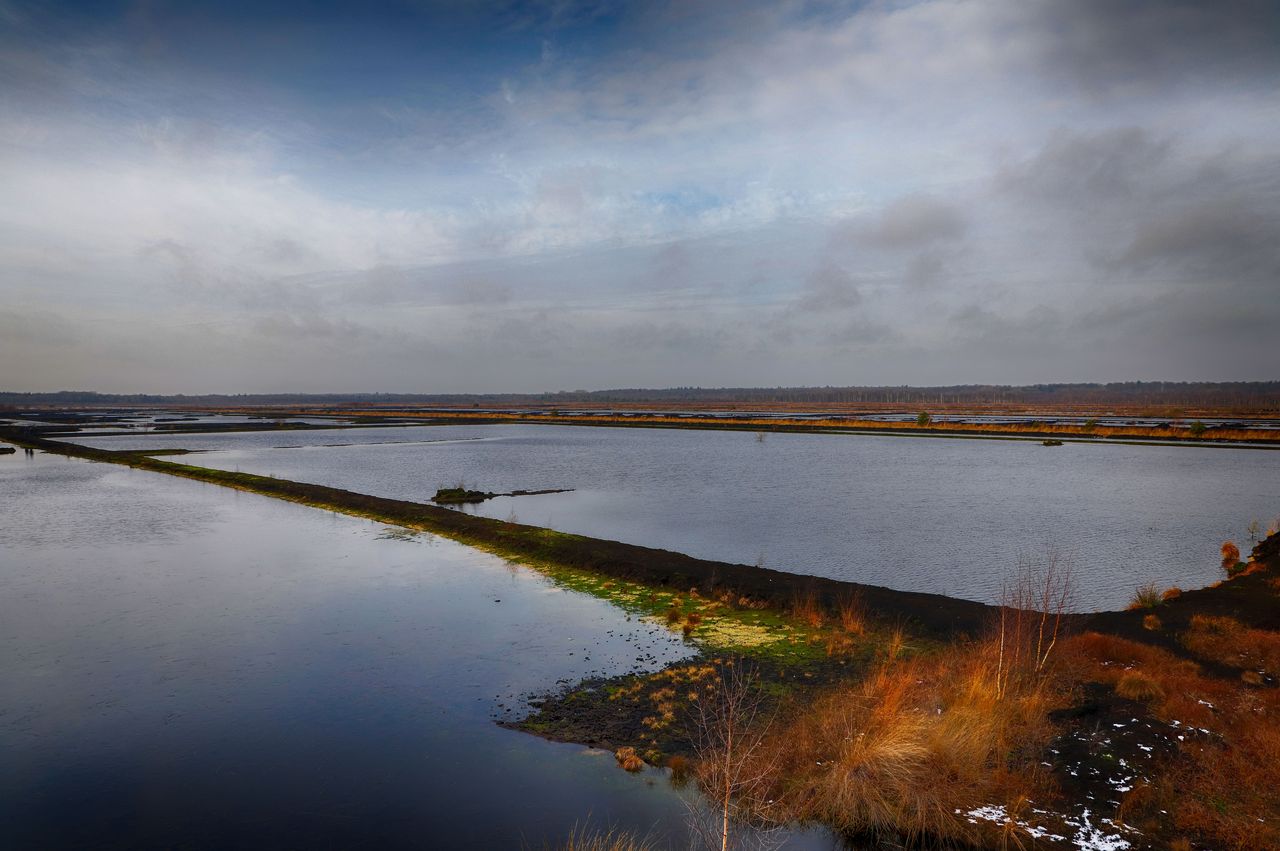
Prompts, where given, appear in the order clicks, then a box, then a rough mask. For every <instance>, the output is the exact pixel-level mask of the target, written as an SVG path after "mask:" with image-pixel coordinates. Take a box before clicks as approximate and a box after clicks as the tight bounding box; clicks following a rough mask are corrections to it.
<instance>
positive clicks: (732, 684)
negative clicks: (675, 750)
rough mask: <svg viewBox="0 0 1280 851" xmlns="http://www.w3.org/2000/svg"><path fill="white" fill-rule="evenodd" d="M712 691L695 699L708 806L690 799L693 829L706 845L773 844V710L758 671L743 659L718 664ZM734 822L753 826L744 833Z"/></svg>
mask: <svg viewBox="0 0 1280 851" xmlns="http://www.w3.org/2000/svg"><path fill="white" fill-rule="evenodd" d="M716 667H717V676H716V678H715V679H714V680H712V681H711V683H709V690H708V691H706V692H704V693H703V695H701V696H700V698H699V699H698V700H697V701H696V702H695V704H694V707H693V708H692V710H691V714H690V719H689V720H690V728H691V729H690V733H691V738H692V741H693V746H694V754H695V756H696V758H697V777H698V782H699V785H700V787H701V788H702V790H703V792H704V793H705V795H706V797H707V800H708V804H709V805H700V804H697V803H694V804H691V805H690V806H691V821H692V827H693V832H694V833H695V834H696V836H697V837H698V839H699V840H700V842H701V845H702V847H705V848H719V849H720V851H728V849H729V848H739V847H746V846H747V844H748V841H749V844H751V845H752V846H755V847H761V846H766V847H767V846H768V845H769V844H770V842H771V840H772V838H773V835H774V834H775V833H776V829H775V825H774V824H773V822H772V821H771V820H770V818H769V817H768V812H767V811H768V809H769V805H770V804H771V803H772V802H771V801H769V800H768V794H767V793H768V790H769V788H770V786H771V785H772V782H773V780H774V774H775V768H776V765H775V763H776V755H775V754H773V753H772V752H770V750H769V749H768V748H766V747H765V740H766V738H767V737H768V735H769V730H770V728H771V727H772V725H773V721H774V713H773V711H771V710H769V709H768V707H767V706H766V700H765V693H764V690H763V689H762V688H761V682H760V675H759V671H758V670H757V669H756V668H755V667H754V666H752V665H751V664H750V663H748V662H746V661H745V660H742V659H729V660H726V661H725V662H723V663H720V664H718V665H717V666H716ZM735 825H749V826H750V827H749V828H748V829H746V830H743V831H742V832H741V833H740V832H739V831H738V830H737V829H736V828H735Z"/></svg>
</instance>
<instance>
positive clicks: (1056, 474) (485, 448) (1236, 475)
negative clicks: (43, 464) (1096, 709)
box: [70, 425, 1280, 609]
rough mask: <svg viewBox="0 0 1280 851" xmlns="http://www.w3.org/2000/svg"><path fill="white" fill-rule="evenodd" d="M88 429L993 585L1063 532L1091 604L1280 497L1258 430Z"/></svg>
mask: <svg viewBox="0 0 1280 851" xmlns="http://www.w3.org/2000/svg"><path fill="white" fill-rule="evenodd" d="M70 439H72V440H76V439H77V438H70ZM79 440H80V442H83V443H86V444H88V445H91V446H99V447H103V448H116V449H122V448H139V447H151V448H159V447H185V448H193V449H215V450H218V451H216V452H210V453H208V454H201V455H192V456H189V457H187V458H184V459H183V461H184V462H185V463H192V464H200V465H205V466H209V467H215V468H220V469H229V470H235V469H238V470H243V471H246V472H253V473H261V474H269V475H275V476H278V477H281V478H287V479H293V480H297V481H303V482H312V483H316V484H323V485H330V486H334V487H341V488H346V489H349V490H354V491H359V492H363V493H370V494H375V495H378V496H386V497H393V498H397V499H408V500H415V501H426V500H429V499H430V497H431V496H432V495H433V494H434V493H435V491H436V489H437V488H440V487H452V486H454V485H456V484H458V483H465V484H466V485H467V486H468V487H472V488H477V489H481V490H488V491H510V490H517V489H525V490H535V489H543V488H574V489H575V490H574V491H573V492H571V493H564V494H548V495H542V496H525V497H515V498H510V497H507V498H499V499H495V500H491V501H489V502H486V503H484V504H483V505H480V506H477V507H470V508H468V509H467V510H470V511H475V512H476V513H480V514H484V515H486V516H490V517H496V518H499V519H508V518H514V519H518V520H519V521H520V522H522V523H530V524H534V525H539V526H549V527H551V528H555V529H560V530H563V531H568V532H576V533H580V534H586V535H592V536H595V537H601V538H609V539H613V540H621V541H626V542H629V543H635V544H643V545H646V546H651V547H659V548H662V549H669V550H676V551H679V552H684V553H688V554H690V555H694V556H698V557H702V558H709V559H717V560H722V561H732V562H741V563H747V564H756V563H759V564H764V565H766V566H768V567H772V568H776V569H779V570H787V571H793V572H797V573H809V574H815V575H820V576H829V577H834V578H838V579H846V580H853V581H858V582H866V583H871V584H877V585H885V586H889V587H892V588H899V589H904V590H915V591H930V592H937V593H942V594H949V595H954V596H958V597H965V598H969V599H974V600H982V601H992V600H995V599H997V598H998V596H999V592H1000V588H1001V585H1002V583H1003V581H1004V579H1005V577H1006V576H1007V575H1008V573H1009V572H1010V571H1011V570H1013V569H1014V568H1015V567H1016V565H1017V564H1018V562H1019V559H1020V558H1029V559H1032V560H1036V559H1042V558H1044V557H1045V555H1046V553H1047V552H1049V551H1050V550H1053V551H1056V552H1057V553H1058V554H1059V555H1060V556H1062V557H1064V558H1066V559H1068V560H1069V562H1070V563H1071V565H1072V566H1073V569H1074V572H1075V578H1076V583H1075V584H1076V607H1077V608H1079V609H1106V608H1119V607H1123V606H1124V605H1125V604H1126V603H1127V601H1128V600H1129V598H1130V596H1131V594H1132V593H1133V590H1134V588H1135V587H1136V586H1138V585H1140V584H1142V583H1145V582H1152V581H1154V582H1156V583H1158V584H1160V585H1162V586H1170V585H1178V586H1181V587H1184V588H1191V587H1199V586H1203V585H1205V584H1208V583H1210V582H1212V581H1214V580H1215V579H1216V578H1218V577H1219V568H1218V555H1217V553H1218V548H1219V546H1220V545H1221V543H1222V541H1224V540H1227V539H1233V540H1235V541H1236V542H1237V543H1239V544H1240V545H1241V548H1242V549H1246V550H1247V549H1248V546H1249V540H1248V532H1247V528H1248V525H1249V522H1250V521H1251V520H1258V521H1261V523H1262V525H1263V526H1264V527H1265V526H1266V525H1267V524H1268V523H1269V522H1271V521H1273V520H1274V519H1275V518H1276V517H1277V516H1278V515H1280V452H1276V451H1266V450H1257V449H1246V448H1222V447H1187V446H1135V445H1127V444H1097V445H1094V444H1079V443H1067V444H1066V445H1064V446H1060V447H1044V446H1041V445H1040V444H1039V442H1034V441H1006V440H965V439H940V438H912V437H901V436H874V435H838V434H781V433H778V434H768V435H767V436H765V437H764V438H763V439H759V438H758V437H757V436H756V435H755V434H753V433H750V432H739V431H697V430H679V429H648V428H605V427H587V426H555V425H474V426H471V425H468V426H426V427H403V428H371V429H342V430H330V431H313V432H307V431H299V432H257V433H252V432H249V433H236V434H227V435H181V436H168V435H139V436H136V437H119V438H79ZM283 447H291V448H283Z"/></svg>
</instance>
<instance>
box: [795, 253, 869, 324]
mask: <svg viewBox="0 0 1280 851" xmlns="http://www.w3.org/2000/svg"><path fill="white" fill-rule="evenodd" d="M861 302H862V293H861V292H860V291H859V289H858V283H857V281H856V280H855V279H854V277H853V275H852V274H850V273H849V270H847V269H845V268H842V267H840V266H837V265H836V264H834V263H831V262H827V263H824V264H823V265H821V266H819V267H818V268H817V269H815V270H814V271H813V273H812V274H810V275H809V277H808V280H807V281H806V286H805V289H804V290H803V292H802V293H801V296H800V298H799V299H798V300H797V301H796V307H797V308H798V309H800V310H803V311H814V312H826V311H829V310H846V309H848V308H851V307H857V306H858V305H859V304H860V303H861Z"/></svg>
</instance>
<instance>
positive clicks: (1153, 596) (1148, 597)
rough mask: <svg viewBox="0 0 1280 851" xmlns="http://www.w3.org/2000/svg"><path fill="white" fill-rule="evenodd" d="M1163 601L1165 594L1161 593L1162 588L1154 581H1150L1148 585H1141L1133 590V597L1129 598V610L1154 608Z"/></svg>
mask: <svg viewBox="0 0 1280 851" xmlns="http://www.w3.org/2000/svg"><path fill="white" fill-rule="evenodd" d="M1163 602H1164V595H1163V594H1161V593H1160V589H1159V588H1157V587H1156V584H1155V583H1154V582H1148V583H1147V584H1146V585H1139V586H1138V588H1137V590H1135V591H1134V592H1133V597H1132V598H1130V600H1129V610H1130V611H1133V610H1135V609H1154V608H1155V607H1156V606H1158V605H1160V604H1161V603H1163Z"/></svg>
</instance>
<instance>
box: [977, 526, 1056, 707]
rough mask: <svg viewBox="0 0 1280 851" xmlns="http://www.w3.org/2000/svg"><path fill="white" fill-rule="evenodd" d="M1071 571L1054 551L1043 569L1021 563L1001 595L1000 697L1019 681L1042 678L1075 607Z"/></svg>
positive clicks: (1042, 563) (1019, 560) (1033, 564)
mask: <svg viewBox="0 0 1280 851" xmlns="http://www.w3.org/2000/svg"><path fill="white" fill-rule="evenodd" d="M1072 589H1073V584H1072V576H1071V566H1070V564H1069V563H1068V562H1067V560H1066V559H1064V558H1062V556H1061V554H1060V553H1059V552H1058V551H1057V550H1056V549H1053V548H1050V549H1049V550H1048V552H1047V553H1046V556H1045V559H1044V561H1043V562H1041V563H1035V562H1033V561H1031V560H1030V559H1028V558H1025V557H1022V558H1019V559H1018V570H1017V572H1016V573H1015V574H1014V575H1013V577H1012V578H1011V579H1010V580H1008V581H1006V583H1005V585H1004V588H1003V590H1002V592H1001V595H1000V622H999V627H998V636H997V661H996V693H997V696H998V697H1001V698H1003V697H1005V696H1007V695H1008V694H1009V691H1010V687H1011V686H1012V685H1014V683H1015V681H1020V680H1025V679H1028V678H1029V679H1031V680H1037V679H1040V678H1042V677H1043V676H1044V675H1045V673H1046V669H1047V667H1048V665H1049V660H1050V657H1051V656H1052V654H1053V650H1054V648H1055V647H1057V644H1058V639H1059V638H1060V637H1061V635H1062V629H1063V625H1064V621H1065V618H1066V616H1067V614H1068V613H1069V612H1070V611H1071V604H1072Z"/></svg>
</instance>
